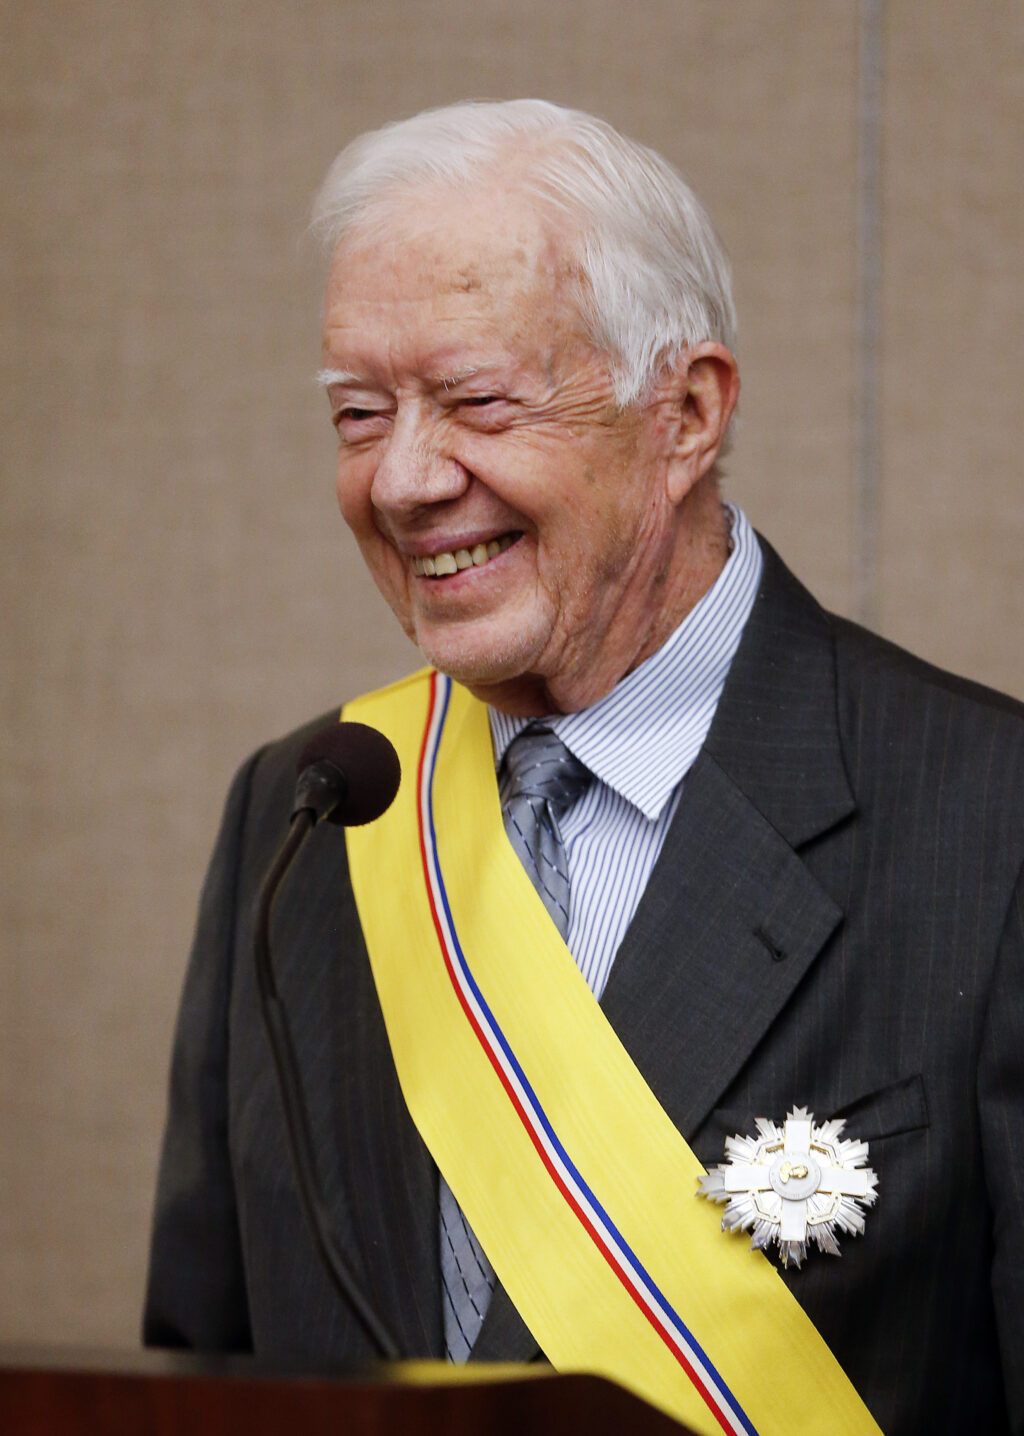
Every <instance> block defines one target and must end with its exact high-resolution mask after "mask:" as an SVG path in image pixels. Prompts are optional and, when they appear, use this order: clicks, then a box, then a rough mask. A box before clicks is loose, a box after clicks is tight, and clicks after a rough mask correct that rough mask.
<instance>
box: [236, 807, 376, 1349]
mask: <svg viewBox="0 0 1024 1436" xmlns="http://www.w3.org/2000/svg"><path fill="white" fill-rule="evenodd" d="M316 821H317V814H316V812H315V811H314V810H313V808H311V807H300V808H299V809H298V810H297V811H296V812H295V813H294V814H293V815H292V825H291V828H290V829H289V832H288V837H287V838H286V839H285V842H284V844H283V846H282V848H281V851H280V852H279V853H278V855H277V857H276V858H275V859H274V862H273V865H272V866H271V868H270V870H269V872H268V873H267V875H266V877H265V878H264V879H263V886H262V887H261V888H260V896H259V903H258V906H257V910H256V934H255V939H254V956H255V966H256V980H257V984H258V987H259V994H260V1007H261V1009H262V1012H263V1022H264V1026H265V1027H266V1031H267V1039H268V1041H269V1043H270V1051H271V1055H272V1057H273V1061H274V1070H275V1072H276V1074H277V1086H278V1091H279V1093H280V1096H281V1106H282V1109H283V1113H284V1124H285V1130H286V1132H287V1135H288V1146H289V1149H290V1151H291V1158H292V1165H293V1167H294V1169H295V1176H296V1179H297V1183H298V1189H299V1198H300V1200H301V1203H302V1209H303V1213H304V1215H305V1218H306V1222H307V1225H308V1227H309V1231H310V1235H311V1236H312V1238H313V1244H314V1246H315V1247H316V1249H317V1252H318V1253H319V1255H320V1258H321V1260H322V1262H323V1264H324V1266H325V1267H326V1269H327V1272H328V1275H329V1276H330V1278H331V1281H332V1282H333V1284H334V1287H335V1289H336V1291H337V1292H338V1294H339V1295H340V1296H341V1297H342V1299H343V1300H345V1301H346V1302H348V1303H349V1304H350V1305H351V1307H352V1308H353V1310H354V1311H355V1314H356V1316H357V1317H358V1318H359V1321H360V1323H361V1325H362V1327H363V1330H364V1331H365V1333H366V1335H367V1336H368V1337H369V1338H370V1340H371V1341H372V1342H373V1344H374V1346H375V1347H376V1349H377V1351H378V1352H379V1353H380V1355H381V1356H382V1357H384V1358H385V1359H386V1360H388V1361H397V1360H399V1359H400V1352H399V1350H398V1346H397V1344H396V1342H395V1340H394V1338H393V1337H392V1335H391V1333H390V1332H389V1331H388V1329H387V1327H386V1326H385V1325H384V1323H383V1322H382V1321H381V1319H380V1317H379V1316H378V1315H377V1313H376V1312H375V1311H374V1309H373V1307H372V1306H371V1304H370V1302H369V1300H368V1299H367V1297H366V1296H365V1295H364V1293H363V1291H362V1288H361V1286H360V1284H359V1281H358V1278H357V1277H356V1275H355V1273H354V1272H353V1270H352V1267H351V1266H350V1264H349V1262H348V1261H347V1260H346V1258H345V1257H344V1256H343V1254H342V1252H341V1251H340V1249H339V1248H338V1245H337V1243H336V1242H335V1240H334V1238H333V1236H332V1235H331V1221H330V1214H329V1212H328V1210H327V1203H326V1201H325V1200H324V1195H323V1188H322V1187H321V1185H320V1178H319V1175H318V1172H317V1167H316V1159H315V1156H314V1152H313V1138H312V1134H311V1132H310V1127H309V1114H308V1112H307V1109H306V1104H305V1100H304V1098H303V1092H302V1081H301V1078H300V1076H299V1067H298V1063H297V1062H296V1060H295V1049H294V1047H293V1045H292V1040H291V1034H290V1033H289V1030H288V1019H287V1015H286V1013H285V1009H284V1004H283V1002H282V1001H281V998H280V995H279V993H278V990H277V983H276V981H275V980H274V968H273V963H272V961H271V956H270V921H271V917H272V916H273V911H274V903H275V900H276V898H277V894H278V889H279V888H280V885H281V883H282V881H283V879H284V877H285V875H286V873H287V872H288V869H289V868H290V867H291V865H292V862H293V861H294V859H295V858H296V856H297V855H298V853H299V851H300V849H301V848H302V845H303V843H304V842H305V841H306V838H307V837H308V836H309V834H310V832H311V831H312V830H313V828H314V826H315V824H316Z"/></svg>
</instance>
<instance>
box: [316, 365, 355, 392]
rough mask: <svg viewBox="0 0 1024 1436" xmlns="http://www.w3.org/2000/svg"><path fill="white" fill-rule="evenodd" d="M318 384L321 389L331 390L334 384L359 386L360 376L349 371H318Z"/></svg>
mask: <svg viewBox="0 0 1024 1436" xmlns="http://www.w3.org/2000/svg"><path fill="white" fill-rule="evenodd" d="M316 383H317V384H319V386H320V388H321V389H329V388H330V386H331V385H332V384H358V383H359V375H358V374H350V373H349V372H348V370H347V369H318V370H317V374H316Z"/></svg>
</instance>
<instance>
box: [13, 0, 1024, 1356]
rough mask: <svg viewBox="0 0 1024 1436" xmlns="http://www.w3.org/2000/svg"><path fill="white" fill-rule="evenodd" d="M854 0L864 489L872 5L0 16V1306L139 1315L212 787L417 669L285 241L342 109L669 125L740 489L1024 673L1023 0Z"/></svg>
mask: <svg viewBox="0 0 1024 1436" xmlns="http://www.w3.org/2000/svg"><path fill="white" fill-rule="evenodd" d="M875 8H876V11H877V12H878V14H879V16H880V21H881V26H880V31H879V33H878V37H877V38H878V39H879V43H880V56H881V60H882V63H883V80H884V84H883V92H882V105H881V109H880V112H879V114H880V120H881V136H882V151H881V158H882V169H881V182H880V201H881V210H880V216H881V248H882V258H883V262H884V283H883V287H882V291H881V319H882V330H881V340H880V345H879V347H878V349H877V351H876V352H875V358H876V360H877V366H878V376H879V386H880V387H879V393H880V408H879V424H878V429H877V437H878V440H879V442H880V467H879V471H878V475H877V480H878V482H877V490H876V491H875V492H874V494H873V495H872V494H871V493H869V492H867V491H866V488H865V482H866V481H865V470H864V467H863V464H862V462H861V459H860V458H859V457H858V455H859V454H860V453H861V450H860V449H859V448H858V429H857V418H856V416H857V413H858V388H857V384H858V380H857V374H858V363H857V353H858V350H857V336H858V332H859V331H858V300H857V295H858V284H857V275H858V262H857V256H858V246H857V234H858V213H859V212H860V204H861V201H862V199H863V194H864V192H863V189H862V188H861V187H859V186H860V181H859V179H858V174H859V170H858V121H859V109H858V104H859V102H858V94H859V75H860V73H861V72H860V71H859V66H858V30H859V22H860V18H861V16H862V13H863V12H862V10H861V8H860V7H858V5H857V4H856V3H854V0H761V3H741V4H737V5H729V6H724V5H721V4H719V3H714V0H637V3H636V4H634V5H633V6H631V7H629V8H628V10H627V9H625V8H624V7H623V6H622V4H621V0H590V3H588V0H518V3H516V4H514V5H513V4H511V3H506V0H472V3H470V0H447V3H436V4H426V3H423V4H417V3H414V0H347V3H345V0H333V3H330V0H302V3H300V4H298V5H297V6H284V5H281V4H275V3H271V0H244V3H243V0H226V3H221V4H219V5H217V6H209V5H206V4H202V3H199V0H179V3H177V4H175V5H170V4H167V3H166V2H165V0H81V3H74V0H53V3H48V4H45V5H18V6H16V5H13V4H10V5H7V6H6V7H4V12H3V15H2V17H0V65H2V67H3V73H2V76H0V105H2V109H3V126H4V138H5V147H4V152H3V161H2V164H3V169H2V185H0V206H2V209H3V219H2V225H0V249H2V266H0V272H2V275H3V280H2V282H3V288H4V294H3V312H2V324H3V329H4V334H3V344H2V352H0V365H2V373H0V404H2V412H0V452H2V464H3V473H2V496H0V559H2V562H0V604H2V612H3V622H2V625H0V647H2V657H3V663H2V675H3V681H2V691H0V713H2V735H3V736H2V742H3V748H2V770H0V804H2V821H3V839H2V841H3V849H2V853H0V872H2V877H0V892H2V913H0V942H2V949H0V1341H2V1340H47V1341H60V1342H74V1343H80V1344H82V1343H88V1344H94V1345H95V1344H105V1343H107V1344H119V1345H129V1344H131V1343H133V1341H134V1340H135V1332H136V1324H137V1310H138V1304H139V1299H140V1288H141V1284H142V1277H143V1268H144V1260H145V1240H146V1227H147V1223H148V1217H149V1208H150V1203H151V1199H152V1188H153V1175H154V1165H155V1161H156V1152H157V1143H158V1139H159V1129H160V1124H161V1112H162V1104H163V1095H164V1083H165V1072H166V1060H167V1053H168V1047H169V1041H170V1033H171V1024H172V1020H173V1012H174V1005H175V1000H176V994H177V989H178V985H179V982H180V979H181V973H182V968H183V963H184V958H185V952H186V948H187V943H188V937H189V932H190V928H191V924H192V917H193V911H194V903H195V896H196V892H197V888H198V884H199V881H200V876H201V872H202V869H203V866H204V863H205V859H206V855H207V852H208V850H209V845H210V842H211V841H212V835H213V829H214V826H215V823H216V820H217V815H218V810H219V807H220V802H221V798H222V795H223V791H224V788H225V786H226V784H227V781H228V779H229V777H230V774H231V771H232V769H233V767H234V766H235V764H236V762H237V761H238V760H240V759H241V757H242V756H243V755H244V754H245V752H246V751H248V750H249V749H250V748H251V747H252V746H253V745H254V744H255V743H257V742H259V741H260V740H262V739H264V738H265V737H267V736H269V735H271V734H273V733H274V732H276V731H280V730H283V729H285V728H286V727H290V726H292V725H293V724H294V723H296V722H298V721H300V720H302V719H304V718H305V717H307V716H309V715H310V714H311V713H312V712H315V711H318V710H319V709H322V708H325V707H327V706H328V705H330V704H331V703H332V702H335V701H336V700H338V699H339V698H341V697H343V696H344V695H346V694H350V693H352V692H354V691H358V690H359V689H362V688H364V687H366V686H368V685H372V684H375V683H377V682H379V681H381V680H384V679H386V678H388V677H389V676H392V675H394V674H396V673H398V672H400V671H402V670H403V669H405V668H408V667H409V666H410V665H411V664H412V662H413V661H414V657H415V655H414V653H413V651H412V650H411V649H410V648H409V647H408V646H407V645H406V643H405V641H404V639H402V638H401V636H400V635H399V634H398V633H397V631H396V630H394V629H393V627H392V625H391V622H390V619H389V616H388V615H387V614H386V613H385V611H384V610H383V608H382V605H381V603H380V602H379V601H378V600H377V599H376V597H375V595H374V593H373V592H371V590H370V588H369V585H368V581H367V580H365V579H364V578H363V576H362V574H361V572H360V569H359V565H358V561H357V558H356V556H355V552H354V548H353V546H352V545H351V544H350V543H349V542H348V540H347V538H346V536H345V535H344V533H343V532H342V530H341V524H340V520H339V519H338V518H337V517H336V515H335V512H334V508H333V501H332V496H331V435H330V431H329V427H328V424H327V422H326V416H325V413H323V412H322V411H321V405H320V401H319V396H318V395H317V394H316V392H315V390H314V387H313V385H312V382H311V376H312V374H313V372H314V370H315V367H316V360H317V354H316V328H317V315H316V307H317V277H316V265H315V264H314V262H313V260H312V258H311V257H310V255H309V254H308V253H307V252H306V251H305V250H304V248H303V246H302V244H301V243H300V237H301V232H302V229H303V225H304V220H305V216H306V213H307V209H308V203H309V199H310V196H311V194H312V192H313V190H314V189H315V186H316V184H317V182H318V180H319V178H320V176H321V174H322V172H323V170H324V168H325V167H326V165H327V163H328V161H329V160H330V158H331V157H332V156H333V154H334V152H335V151H336V149H337V148H338V147H339V146H340V145H341V144H342V143H343V142H344V141H345V140H346V139H347V138H349V137H350V136H351V135H352V134H353V133H354V132H355V131H357V130H358V129H360V128H363V127H365V126H367V125H371V124H375V123H379V122H382V121H384V120H386V119H388V118H392V117H395V116H398V115H403V114H407V113H410V112H412V111H414V110H416V109H418V108H420V107H422V106H424V105H427V104H433V103H439V102H443V101H446V100H449V99H454V98H457V97H459V96H462V95H466V94H471V95H485V96H498V97H501V96H511V95H516V94H523V93H534V94H541V95H544V96H547V97H549V98H552V99H556V100H559V101H562V102H567V103H571V104H577V105H581V106H583V107H585V108H589V109H593V110H596V111H598V112H599V113H601V114H603V115H605V116H606V117H608V118H609V119H611V120H612V121H613V122H614V123H617V124H618V125H620V126H621V127H622V128H624V129H625V130H626V131H627V132H629V133H631V134H633V135H635V136H637V137H638V138H640V139H643V140H645V141H647V142H649V143H652V144H654V145H656V146H658V147H659V148H661V149H662V150H664V151H665V152H666V153H667V154H668V155H669V156H670V157H671V158H672V159H673V160H675V161H676V162H677V163H678V164H679V165H680V166H681V167H682V168H683V169H684V171H685V172H686V173H687V174H688V175H689V177H690V178H691V180H692V181H693V183H694V185H695V186H696V188H697V189H698V191H699V192H700V193H701V194H702V195H703V196H704V198H705V199H706V201H707V203H708V205H709V207H710V208H711V210H712V212H713V214H714V215H715V217H716V220H717V222H718V225H719V228H720V230H721V232H722V234H723V236H724V238H725V241H726V244H727V246H728V248H729V249H730V251H731V253H732V256H733V259H734V263H735V269H736V274H737V290H738V298H739V304H740V310H741V321H742V331H741V332H742V344H741V361H742V367H743V373H744V380H745V387H744V397H743V429H742V433H741V435H740V438H739V442H738V444H737V448H736V451H735V455H734V458H733V460H732V461H731V480H730V488H731V491H732V493H733V494H734V495H735V496H736V497H738V498H739V499H740V500H741V502H742V503H743V504H744V505H745V506H746V507H747V509H748V511H749V512H750V514H751V515H752V517H753V518H754V519H755V521H756V522H757V523H758V525H759V526H760V527H761V528H762V529H763V530H765V531H766V532H767V533H768V535H769V536H770V537H771V538H772V539H773V541H774V542H775V543H776V545H777V546H778V547H779V548H780V549H781V550H782V552H783V553H784V555H785V556H786V557H787V558H788V560H789V561H790V563H791V564H792V565H793V566H794V567H795V568H796V569H797V570H798V572H800V573H801V575H802V576H803V577H804V578H805V580H806V581H807V582H808V583H809V584H810V585H811V587H812V588H814V589H815V590H816V591H817V592H818V594H819V595H820V596H821V597H822V598H823V599H824V600H825V601H826V602H827V603H829V604H830V605H832V606H835V607H838V608H839V609H841V610H843V611H846V612H853V611H855V609H856V608H857V607H858V606H866V607H868V608H871V607H873V609H874V612H875V614H876V617H877V622H878V623H879V625H880V626H881V627H882V629H883V630H884V631H885V632H886V633H888V634H890V635H891V636H893V637H894V638H896V639H899V640H900V641H903V642H906V643H908V644H910V645H912V646H913V647H915V648H916V649H917V650H919V651H920V652H922V653H924V654H925V655H926V656H928V657H929V658H932V659H934V660H935V661H938V662H940V663H944V664H946V665H949V666H952V667H955V668H957V669H959V670H961V671H964V672H967V673H969V674H971V675H972V676H974V677H976V678H978V679H981V680H983V681H986V682H990V683H994V684H996V685H998V686H1000V687H1004V688H1007V689H1009V690H1011V691H1012V692H1014V693H1016V694H1017V695H1019V696H1024V655H1022V644H1021V637H1020V635H1021V628H1022V619H1024V598H1022V592H1024V585H1022V583H1021V579H1022V572H1021V567H1022V565H1021V557H1020V556H1021V553H1022V552H1024V499H1022V493H1021V477H1020V475H1021V466H1020V454H1021V451H1022V449H1024V432H1022V429H1024V420H1022V417H1021V406H1020V403H1019V400H1018V395H1019V393H1020V392H1021V390H1022V388H1024V356H1022V352H1021V334H1022V329H1024V326H1022V322H1021V321H1022V295H1024V279H1022V272H1021V259H1020V256H1021V252H1022V249H1024V226H1022V207H1021V196H1020V176H1021V174H1022V164H1021V160H1022V155H1021V120H1022V111H1024V103H1022V77H1024V8H1022V7H1020V6H1019V5H1017V4H1016V3H1014V0H996V3H991V4H986V5H984V6H970V5H968V4H967V3H966V0H962V3H960V4H952V3H942V0H899V3H896V0H892V3H890V4H889V5H884V4H878V3H877V0H876V4H875ZM868 477H870V471H868ZM869 487H870V486H869ZM866 499H867V500H870V502H867V503H865V500H866ZM865 512H866V513H867V514H868V517H869V519H870V516H871V514H872V512H874V513H875V514H876V515H877V519H878V528H877V531H874V532H872V531H871V528H870V524H869V527H868V531H867V532H866V533H865V531H864V529H863V524H862V522H861V518H860V517H859V516H862V515H863V514H864V513H865Z"/></svg>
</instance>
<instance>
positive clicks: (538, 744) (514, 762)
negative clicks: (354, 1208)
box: [440, 728, 591, 1361]
mask: <svg viewBox="0 0 1024 1436" xmlns="http://www.w3.org/2000/svg"><path fill="white" fill-rule="evenodd" d="M590 777H591V775H590V773H589V772H588V771H587V769H586V768H585V767H584V766H583V764H582V763H581V762H580V761H579V759H578V758H574V757H573V755H572V754H571V753H570V752H569V750H568V748H566V746H565V744H564V743H563V742H562V741H561V739H560V738H558V737H557V736H556V735H555V734H554V733H552V732H551V730H550V729H549V728H525V729H524V730H523V732H522V733H520V734H519V736H518V737H516V738H514V739H513V740H512V742H511V743H510V744H509V746H508V751H507V752H506V754H505V761H504V764H503V767H502V772H501V775H500V789H501V808H502V814H503V817H504V821H505V832H506V833H507V834H508V838H509V841H510V842H511V844H512V846H513V848H514V849H515V851H516V856H517V857H518V858H519V861H520V862H521V863H522V865H523V867H524V868H525V869H526V871H527V872H528V873H529V875H530V879H531V881H532V882H533V885H534V887H535V888H536V889H537V892H538V893H539V894H540V897H541V900H542V901H543V903H544V906H545V907H546V908H547V910H548V912H549V913H550V914H551V916H552V918H553V919H554V922H555V926H556V927H557V928H558V931H559V932H560V933H561V935H562V936H563V937H565V935H566V933H567V932H568V929H569V867H568V863H567V861H566V856H565V844H564V843H563V842H562V835H561V832H560V831H559V827H558V822H559V819H560V818H561V817H562V816H563V815H564V814H565V813H566V812H568V810H569V808H571V807H572V805H573V803H574V802H575V801H576V799H577V798H578V797H580V795H581V794H582V792H583V790H584V789H585V788H586V787H587V786H588V784H589V783H590ZM440 1201H441V1276H442V1279H443V1282H444V1340H445V1349H446V1351H447V1353H448V1359H449V1361H465V1360H466V1358H467V1357H468V1355H469V1353H470V1351H472V1349H473V1343H474V1342H475V1341H476V1338H477V1336H478V1335H479V1332H480V1328H481V1326H482V1325H483V1320H484V1315H485V1314H486V1311H487V1306H488V1303H489V1302H490V1299H491V1295H492V1293H493V1291H494V1271H493V1269H492V1268H491V1264H490V1262H489V1261H488V1260H487V1257H486V1256H485V1255H484V1252H483V1248H482V1247H481V1246H480V1243H479V1242H478V1241H477V1239H476V1237H475V1236H474V1234H473V1231H472V1229H471V1227H470V1225H469V1223H468V1222H467V1221H466V1218H465V1216H464V1215H463V1212H462V1209H461V1207H460V1206H459V1204H458V1202H457V1201H456V1200H455V1198H454V1196H453V1195H452V1192H451V1188H450V1187H449V1186H448V1183H447V1182H446V1181H445V1179H444V1177H442V1178H441V1187H440Z"/></svg>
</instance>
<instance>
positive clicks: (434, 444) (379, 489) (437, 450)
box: [370, 410, 469, 517]
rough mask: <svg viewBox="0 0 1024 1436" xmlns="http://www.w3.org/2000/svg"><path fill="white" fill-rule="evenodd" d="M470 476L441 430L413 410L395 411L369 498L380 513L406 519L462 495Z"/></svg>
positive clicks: (434, 422)
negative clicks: (428, 507)
mask: <svg viewBox="0 0 1024 1436" xmlns="http://www.w3.org/2000/svg"><path fill="white" fill-rule="evenodd" d="M468 483H469V475H468V474H467V472H466V470H465V469H464V468H463V467H462V465H461V464H460V463H459V462H458V460H457V459H456V458H455V457H454V456H453V454H452V453H451V451H450V447H449V445H447V444H446V443H445V439H444V435H443V433H442V430H441V425H440V424H439V423H438V422H437V421H435V420H432V419H431V418H430V417H429V416H427V415H424V414H422V413H419V412H417V411H415V410H409V411H405V412H403V411H401V410H400V411H399V412H398V413H397V414H396V415H395V421H394V423H393V425H392V428H391V433H390V434H389V435H388V437H387V440H386V441H385V443H384V446H383V449H382V450H381V451H380V458H379V461H378V464H377V468H376V471H375V473H374V476H373V484H372V486H371V489H370V497H371V500H372V502H373V505H374V507H375V508H376V509H378V510H379V511H380V512H381V513H385V514H389V515H392V516H395V517H398V516H408V515H410V514H412V513H414V512H415V510H416V509H418V508H421V507H424V506H428V505H431V504H439V503H446V502H449V501H450V500H452V499H457V498H459V497H460V496H461V495H462V494H463V493H464V492H465V490H466V488H467V486H468Z"/></svg>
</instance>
